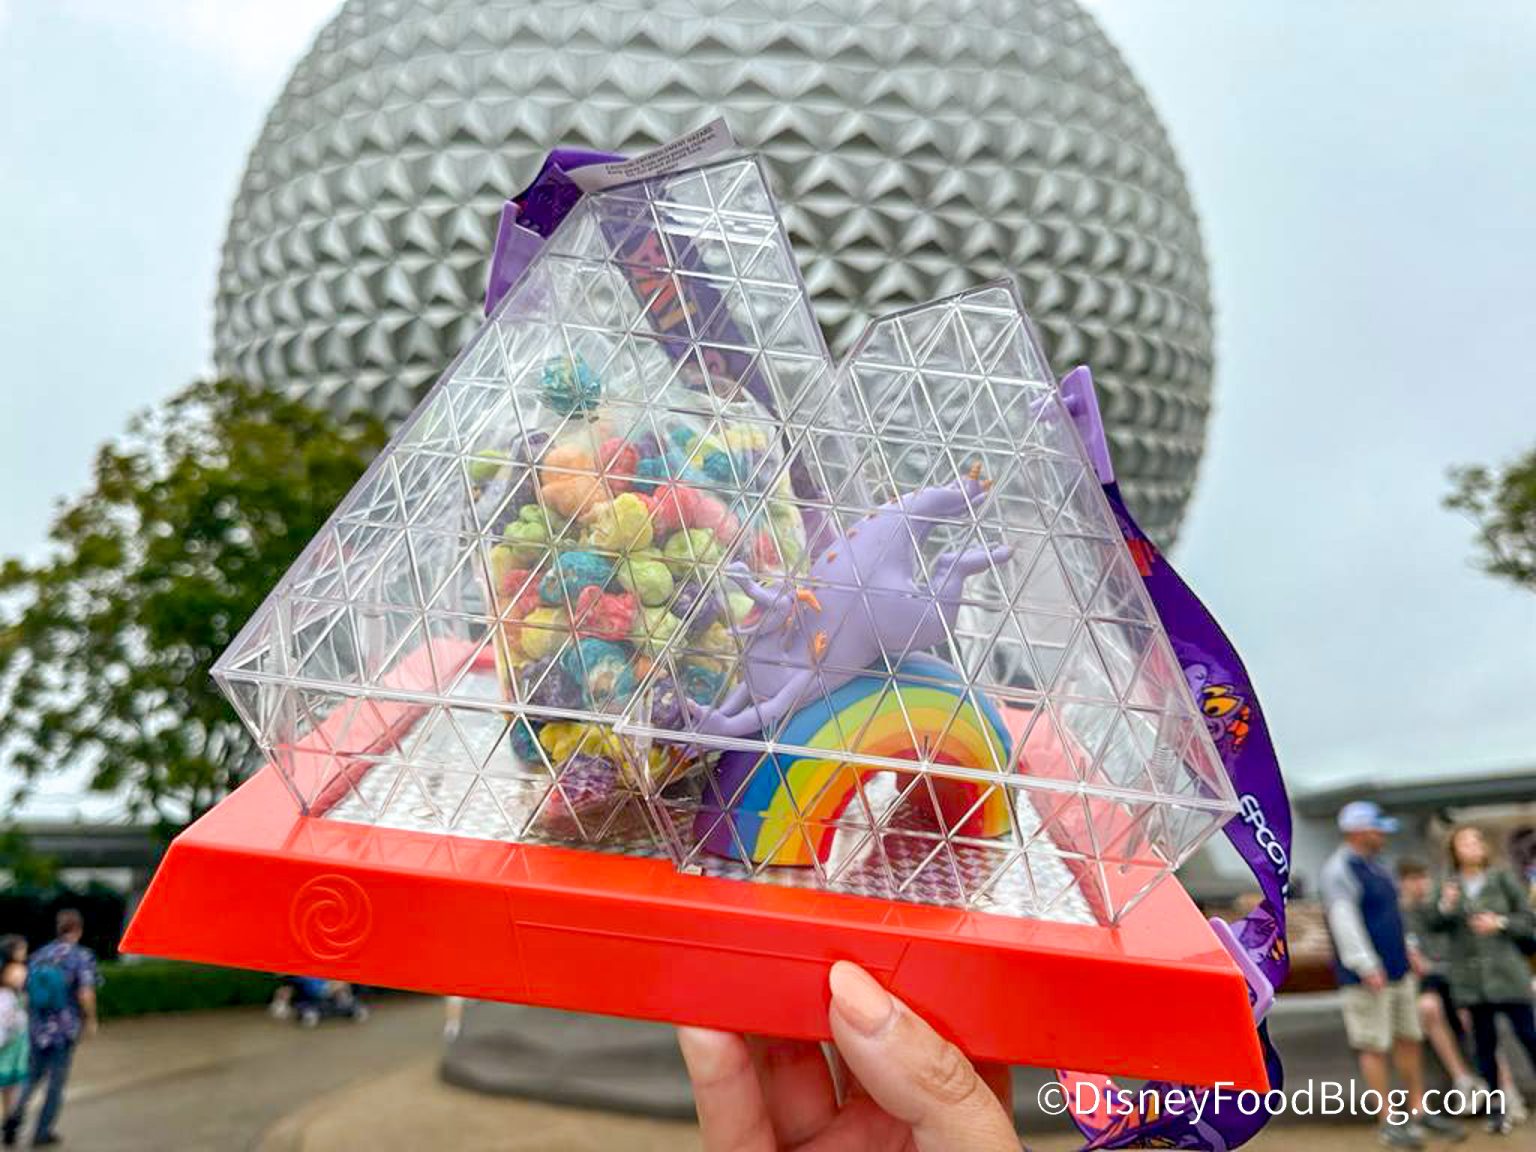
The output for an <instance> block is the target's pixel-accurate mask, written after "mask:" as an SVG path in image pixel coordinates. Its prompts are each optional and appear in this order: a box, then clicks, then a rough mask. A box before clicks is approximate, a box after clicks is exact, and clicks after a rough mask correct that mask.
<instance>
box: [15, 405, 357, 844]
mask: <svg viewBox="0 0 1536 1152" xmlns="http://www.w3.org/2000/svg"><path fill="white" fill-rule="evenodd" d="M385 439H386V435H385V431H384V428H383V426H382V425H381V424H380V423H379V422H378V421H377V420H374V419H371V418H366V417H365V418H358V419H352V420H350V421H348V422H346V423H345V424H343V423H342V422H340V421H338V420H337V419H336V418H335V417H333V416H332V415H330V414H329V413H327V412H325V411H323V410H320V409H317V408H313V407H311V406H309V405H307V404H304V403H301V402H299V401H296V400H293V399H291V398H288V397H285V396H283V395H281V394H279V393H277V392H274V391H270V390H266V389H261V388H256V387H253V386H251V385H248V384H243V383H239V382H236V381H230V380H220V381H215V382H204V383H198V384H195V385H193V386H192V387H190V388H188V389H186V390H185V391H183V392H181V393H179V394H177V395H176V396H174V397H173V398H172V399H171V400H169V401H168V402H167V403H166V404H165V405H163V406H162V407H160V408H158V409H154V410H151V411H149V412H146V413H143V414H141V415H139V416H138V417H136V418H135V419H134V420H133V422H132V423H131V424H130V426H129V429H128V433H127V435H126V436H125V437H123V438H122V439H121V440H120V441H118V442H115V443H111V444H108V445H106V446H104V447H103V448H102V449H101V450H100V452H99V453H98V455H97V457H96V464H95V469H94V483H93V484H92V486H91V488H90V490H89V491H87V492H86V493H85V494H84V495H83V496H80V497H79V498H77V499H74V500H72V501H69V502H67V503H65V504H63V505H62V506H61V507H60V509H59V511H58V513H57V515H56V517H55V519H54V522H53V525H52V527H51V529H50V531H49V540H50V544H51V547H50V550H49V554H48V557H47V558H46V559H45V560H44V561H42V562H41V563H39V564H35V565H34V564H31V563H28V562H26V561H24V560H19V559H12V560H8V561H6V562H5V564H4V565H3V566H0V762H5V763H8V764H9V765H10V766H11V767H13V768H15V769H19V770H20V772H21V774H22V775H23V776H24V778H26V779H28V780H31V779H33V778H35V777H36V776H37V775H38V774H40V773H45V772H49V771H54V770H57V769H59V768H63V767H66V766H68V767H77V766H81V765H84V766H88V767H89V768H90V770H91V773H92V775H91V779H90V785H91V787H92V788H95V789H99V790H103V791H121V792H122V793H123V795H125V797H126V798H127V801H128V803H129V805H130V807H131V808H132V810H133V815H135V816H136V817H139V818H144V817H146V816H148V817H153V818H155V819H156V820H158V821H159V822H160V824H161V825H162V826H163V827H165V828H167V829H168V830H169V829H171V828H174V827H176V826H177V825H179V824H180V823H182V822H183V821H185V820H186V819H187V818H189V817H192V816H196V815H197V814H199V813H200V812H202V811H203V810H204V809H206V808H207V807H208V806H210V805H211V804H212V803H213V802H214V801H215V800H217V799H218V798H219V797H220V796H221V795H223V794H224V793H225V792H226V791H228V790H229V789H230V788H232V787H233V786H234V785H235V784H237V783H239V781H240V779H241V778H242V776H243V775H244V774H245V773H246V772H247V771H249V769H250V767H251V762H252V748H251V744H250V742H249V740H248V738H247V737H246V735H245V733H244V731H243V729H242V728H241V726H240V724H239V723H238V721H237V720H236V717H235V714H234V712H233V710H232V709H230V708H229V707H228V706H227V704H226V703H225V702H224V700H223V698H222V697H221V696H220V695H219V694H218V692H217V690H216V689H215V688H214V686H213V684H212V682H211V681H210V680H209V677H208V669H209V666H210V665H211V664H212V662H213V660H214V658H215V657H216V656H217V655H218V654H219V652H220V651H222V650H223V649H224V647H225V646H226V645H227V644H228V643H229V642H230V640H231V639H232V638H233V636H234V634H235V632H236V631H237V630H238V629H239V628H240V626H241V625H242V624H243V623H244V622H245V620H246V619H247V618H248V617H249V616H250V615H251V614H252V613H253V612H254V611H255V610H256V608H257V606H258V605H259V604H260V603H261V600H262V598H263V597H264V596H265V595H266V594H267V592H268V591H269V590H270V589H271V588H272V586H273V585H274V584H276V583H277V581H278V579H279V577H281V576H282V574H283V572H284V571H285V570H286V569H287V567H288V565H289V564H290V563H291V562H292V561H293V559H294V557H295V556H296V555H297V554H298V552H299V550H300V549H301V548H302V547H303V546H304V544H305V543H306V542H307V541H308V540H309V538H310V537H311V536H312V535H313V534H314V533H315V532H316V531H317V530H318V529H319V527H320V525H321V524H322V523H323V522H324V520H325V518H326V516H327V515H328V514H329V513H330V511H331V509H333V508H334V507H335V506H336V504H337V503H338V502H339V501H340V500H341V498H342V496H343V495H345V494H346V492H347V490H348V489H349V488H350V487H351V486H352V484H353V483H354V482H355V481H356V480H357V477H358V476H359V475H360V474H361V472H362V470H363V469H364V467H366V465H367V464H368V462H369V460H371V459H372V458H373V456H374V455H375V454H376V453H377V452H378V450H379V449H380V448H381V447H382V446H383V444H384V442H385Z"/></svg>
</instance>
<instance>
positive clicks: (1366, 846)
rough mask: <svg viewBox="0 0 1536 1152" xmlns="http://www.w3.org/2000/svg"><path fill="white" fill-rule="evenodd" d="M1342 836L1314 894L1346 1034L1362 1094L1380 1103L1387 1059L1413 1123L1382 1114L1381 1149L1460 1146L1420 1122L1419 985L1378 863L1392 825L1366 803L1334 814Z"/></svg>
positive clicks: (1444, 1127)
mask: <svg viewBox="0 0 1536 1152" xmlns="http://www.w3.org/2000/svg"><path fill="white" fill-rule="evenodd" d="M1339 831H1340V832H1341V833H1343V836H1344V843H1343V844H1341V845H1339V848H1338V851H1336V852H1334V854H1333V855H1332V856H1330V857H1329V858H1328V862H1327V863H1326V864H1324V865H1323V871H1322V874H1321V876H1320V878H1319V881H1318V887H1319V888H1320V890H1321V893H1322V898H1323V908H1324V910H1325V911H1326V912H1327V915H1328V931H1329V933H1330V934H1331V935H1332V937H1333V950H1334V953H1335V956H1336V965H1335V967H1336V970H1337V972H1338V979H1339V995H1340V998H1341V1000H1342V1002H1343V1006H1344V1031H1345V1032H1346V1033H1347V1034H1348V1036H1349V1046H1350V1047H1351V1048H1353V1049H1354V1050H1355V1052H1356V1053H1357V1054H1358V1055H1359V1057H1360V1075H1361V1078H1362V1079H1364V1080H1365V1083H1366V1087H1368V1088H1371V1089H1374V1090H1375V1091H1376V1092H1377V1093H1378V1094H1379V1097H1380V1099H1381V1100H1383V1101H1384V1100H1386V1099H1387V1094H1388V1092H1389V1091H1390V1089H1391V1086H1392V1071H1391V1068H1390V1066H1389V1064H1388V1053H1390V1054H1391V1063H1392V1064H1395V1065H1396V1066H1397V1074H1398V1076H1399V1077H1401V1078H1402V1080H1403V1084H1404V1086H1405V1087H1406V1088H1407V1090H1408V1107H1409V1109H1410V1111H1411V1112H1412V1113H1413V1115H1414V1118H1413V1119H1412V1120H1410V1121H1409V1122H1408V1123H1407V1124H1390V1123H1388V1122H1387V1115H1388V1110H1387V1109H1385V1108H1383V1109H1382V1112H1381V1117H1382V1122H1381V1142H1382V1143H1383V1144H1385V1145H1387V1147H1389V1148H1422V1147H1423V1146H1424V1141H1425V1136H1426V1135H1427V1134H1428V1133H1434V1134H1435V1135H1439V1136H1445V1137H1448V1138H1450V1139H1453V1140H1459V1139H1462V1138H1463V1137H1464V1136H1465V1135H1466V1134H1465V1132H1463V1131H1462V1128H1461V1126H1460V1125H1459V1124H1457V1123H1456V1122H1455V1121H1453V1120H1449V1119H1447V1118H1446V1117H1444V1116H1440V1115H1433V1116H1424V1115H1421V1114H1420V1110H1421V1107H1422V1105H1423V1094H1424V1069H1423V1064H1422V1058H1421V1051H1420V1049H1421V1044H1422V1041H1423V1038H1424V1033H1423V1031H1422V1030H1421V1028H1420V1025H1419V1011H1418V998H1419V988H1418V980H1417V978H1416V977H1415V976H1414V973H1413V964H1412V961H1411V960H1410V958H1409V954H1408V940H1407V935H1406V933H1405V932H1404V930H1403V916H1402V912H1401V910H1400V908H1399V905H1398V893H1397V881H1396V880H1394V879H1393V877H1392V873H1391V872H1390V871H1389V870H1388V869H1387V867H1386V866H1385V865H1384V864H1383V863H1382V862H1381V859H1380V857H1381V851H1382V849H1383V848H1385V847H1386V844H1387V837H1388V836H1389V835H1391V834H1392V833H1393V832H1396V831H1397V821H1396V820H1394V819H1393V818H1392V817H1390V816H1387V815H1384V814H1383V813H1382V811H1381V808H1380V807H1379V806H1378V805H1376V804H1373V803H1372V802H1371V801H1369V800H1356V801H1354V802H1352V803H1349V804H1346V805H1344V807H1343V808H1342V809H1341V810H1340V811H1339Z"/></svg>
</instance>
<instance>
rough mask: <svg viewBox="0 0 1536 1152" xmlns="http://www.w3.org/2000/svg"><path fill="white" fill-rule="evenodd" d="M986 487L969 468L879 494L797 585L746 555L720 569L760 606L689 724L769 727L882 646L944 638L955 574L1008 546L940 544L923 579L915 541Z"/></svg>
mask: <svg viewBox="0 0 1536 1152" xmlns="http://www.w3.org/2000/svg"><path fill="white" fill-rule="evenodd" d="M989 487H990V486H989V485H988V483H987V482H986V481H984V480H982V479H981V477H980V474H979V469H975V470H973V471H972V473H971V474H970V475H969V476H966V477H964V478H963V479H961V480H959V481H957V482H956V483H954V484H949V485H945V486H943V487H934V488H924V489H922V490H920V491H918V492H913V493H910V494H908V495H905V496H899V497H897V498H896V499H894V500H891V501H889V502H888V503H886V504H883V505H881V506H880V507H879V508H876V509H875V510H874V511H872V512H870V513H869V514H868V515H867V516H865V517H864V518H863V519H862V520H860V521H859V522H858V523H857V524H855V525H854V526H853V527H851V528H849V529H848V530H847V531H846V532H845V533H843V534H842V535H841V536H839V537H837V538H836V539H834V540H833V541H832V542H831V543H829V544H828V545H827V546H826V548H824V549H823V550H822V551H821V552H820V553H819V554H818V555H817V557H816V559H815V561H814V562H813V563H812V564H811V567H810V570H809V571H808V572H807V573H806V575H805V578H804V580H803V583H804V584H805V585H808V586H805V587H801V586H797V584H796V582H795V581H794V580H792V579H785V580H783V581H781V582H779V583H777V584H775V585H773V586H771V587H770V586H767V585H764V584H760V583H758V581H757V580H755V579H754V578H753V576H752V574H751V573H750V572H748V571H747V570H746V569H745V567H739V566H733V567H731V568H729V569H727V571H726V574H727V575H728V576H729V577H730V578H731V579H732V580H734V581H735V582H736V583H737V584H739V585H740V586H741V588H742V590H743V591H744V592H745V593H746V594H747V596H748V597H750V598H751V599H752V600H753V602H754V603H756V605H757V606H758V613H757V615H756V617H755V618H754V619H751V620H749V621H748V622H747V623H745V624H742V625H736V626H733V631H734V632H735V633H736V635H737V637H738V638H739V639H740V640H741V641H742V642H743V650H742V657H741V661H740V664H739V665H738V668H737V673H738V677H739V679H738V680H737V683H736V685H735V686H734V687H733V688H732V689H731V691H730V692H729V693H727V695H726V696H725V698H724V699H723V700H722V701H720V703H719V705H718V706H716V707H708V706H705V705H699V704H694V703H691V702H690V704H689V710H690V712H691V713H692V717H693V720H694V729H695V731H697V732H699V733H701V734H704V735H711V736H724V737H742V736H750V735H753V734H754V733H758V732H764V731H768V730H771V729H773V728H774V727H775V726H776V725H777V724H778V723H779V722H780V721H781V720H783V719H784V718H786V717H788V716H790V715H792V714H793V713H794V712H795V711H796V709H798V708H799V707H801V706H802V705H803V704H805V703H808V702H809V701H811V700H813V699H818V698H820V697H821V696H822V695H823V694H825V693H830V692H832V691H835V690H836V689H837V688H839V687H841V686H842V685H843V684H846V683H848V682H849V681H850V680H852V679H853V678H854V677H856V676H859V675H860V674H862V673H863V672H864V671H865V670H866V669H867V668H869V667H870V666H871V665H872V664H875V663H876V662H877V661H879V660H881V659H882V657H883V658H884V659H886V660H889V661H890V662H892V663H893V664H894V663H897V662H899V661H900V660H901V659H903V658H904V657H905V656H907V655H908V654H911V653H917V652H922V651H924V650H926V649H929V648H933V647H935V646H938V645H940V644H943V643H944V642H945V639H946V635H947V634H948V632H949V630H950V629H952V628H953V627H954V623H955V616H956V614H957V612H958V611H959V607H960V596H961V592H962V590H963V589H964V586H965V581H966V580H967V579H969V578H970V577H971V576H973V575H975V574H976V573H978V572H982V571H984V570H985V569H986V568H987V567H989V566H990V565H992V564H1000V563H1004V562H1005V561H1007V559H1008V558H1009V557H1010V556H1011V555H1012V549H1011V548H1009V547H1007V546H1006V545H1005V546H999V547H993V548H982V547H977V548H968V549H965V550H962V551H953V552H942V553H940V554H939V555H938V557H936V559H935V561H934V566H933V575H932V579H931V580H930V581H929V582H928V583H927V584H926V586H925V585H924V584H923V583H922V582H921V581H920V578H919V577H920V573H919V571H918V549H919V548H920V547H921V546H922V544H923V541H924V540H925V539H927V537H928V534H929V533H930V532H931V531H932V530H933V529H934V528H935V527H936V526H937V525H938V523H939V522H940V521H956V520H959V519H961V518H964V517H967V516H970V515H973V514H974V512H975V510H976V508H977V507H979V505H980V504H981V503H982V502H983V501H984V500H985V499H986V498H987V493H988V491H989Z"/></svg>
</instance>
